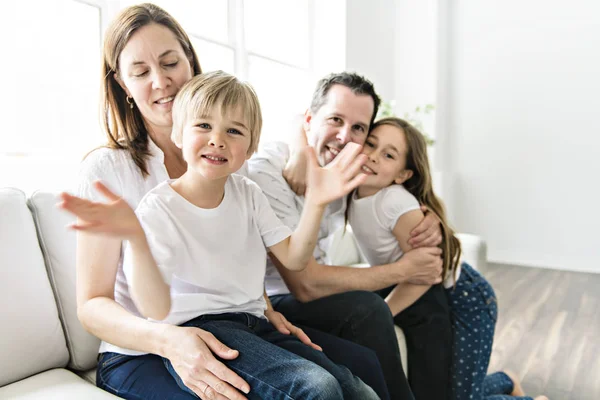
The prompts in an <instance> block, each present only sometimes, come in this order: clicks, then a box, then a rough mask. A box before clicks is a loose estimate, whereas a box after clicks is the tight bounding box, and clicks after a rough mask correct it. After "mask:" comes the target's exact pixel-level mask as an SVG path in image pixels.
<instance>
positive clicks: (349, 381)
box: [165, 313, 378, 400]
mask: <svg viewBox="0 0 600 400" xmlns="http://www.w3.org/2000/svg"><path fill="white" fill-rule="evenodd" d="M183 326H193V327H196V328H200V329H203V330H205V331H208V332H210V333H212V334H213V335H214V336H215V337H216V338H217V339H218V340H220V341H221V342H223V343H224V344H226V345H227V346H229V347H231V348H233V349H236V350H239V352H240V355H239V356H238V357H237V358H236V359H234V360H225V361H224V363H225V364H226V365H227V366H228V367H229V368H231V369H232V370H233V371H235V372H236V373H237V374H238V375H240V376H241V377H242V378H243V379H244V380H245V381H246V382H248V384H249V385H250V388H251V390H250V393H249V394H248V396H247V397H248V399H282V400H284V399H285V400H288V399H315V400H316V399H356V400H363V399H364V400H367V399H377V398H378V396H377V394H376V393H375V392H374V391H373V389H371V388H370V387H369V386H367V385H366V384H365V383H363V381H362V380H360V378H357V377H355V376H354V375H352V373H351V372H350V371H349V370H348V368H346V367H344V366H340V365H337V364H335V363H334V362H332V361H331V360H330V359H328V358H327V356H326V355H325V354H324V353H323V352H321V351H318V350H315V349H313V348H311V347H309V346H307V345H305V344H303V343H302V342H300V340H299V339H298V338H296V337H295V336H291V335H284V334H282V333H280V332H279V331H277V330H276V329H275V328H274V327H273V325H271V323H269V321H267V320H266V319H265V318H259V317H256V316H254V315H251V314H246V313H225V314H216V315H203V316H200V317H198V318H195V319H193V320H191V321H188V322H186V323H185V324H183ZM165 365H166V367H167V369H168V370H169V372H171V374H172V375H173V377H174V378H175V380H176V381H177V383H178V384H179V385H180V387H181V388H182V389H183V390H187V391H189V392H190V393H192V392H191V391H190V390H189V389H188V388H187V387H186V386H185V385H184V384H183V382H182V381H181V379H180V378H179V377H178V376H177V374H176V373H175V371H174V370H173V368H172V366H171V362H170V361H169V360H167V359H165Z"/></svg>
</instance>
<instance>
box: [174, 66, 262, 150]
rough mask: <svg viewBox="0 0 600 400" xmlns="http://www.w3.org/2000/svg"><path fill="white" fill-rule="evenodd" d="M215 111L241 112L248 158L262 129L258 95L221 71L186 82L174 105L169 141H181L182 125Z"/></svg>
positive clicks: (256, 146)
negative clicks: (247, 139) (248, 138)
mask: <svg viewBox="0 0 600 400" xmlns="http://www.w3.org/2000/svg"><path fill="white" fill-rule="evenodd" d="M215 108H220V109H221V113H223V114H225V113H228V112H231V111H235V110H236V109H238V108H239V109H241V110H242V112H243V115H244V119H245V121H244V122H245V124H246V126H247V127H248V129H249V130H250V147H249V148H248V155H251V154H252V153H254V152H255V151H256V150H257V149H258V142H259V140H260V131H261V129H262V113H261V110H260V103H259V102H258V96H257V95H256V92H255V91H254V89H253V88H252V86H251V85H250V84H249V83H247V82H242V81H241V80H239V79H238V78H236V77H235V76H233V75H230V74H228V73H226V72H223V71H214V72H207V73H204V74H202V75H196V76H194V77H193V78H192V79H191V80H189V81H188V82H187V83H186V84H185V85H183V87H182V88H181V90H179V93H177V96H176V97H175V101H174V103H173V132H172V133H171V140H173V141H174V142H176V143H177V142H181V137H182V136H183V129H184V128H185V124H186V123H188V122H189V121H190V120H192V119H195V118H201V117H203V116H206V115H207V114H208V113H210V112H211V111H212V110H214V109H215Z"/></svg>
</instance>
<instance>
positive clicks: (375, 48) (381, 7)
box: [345, 0, 396, 100]
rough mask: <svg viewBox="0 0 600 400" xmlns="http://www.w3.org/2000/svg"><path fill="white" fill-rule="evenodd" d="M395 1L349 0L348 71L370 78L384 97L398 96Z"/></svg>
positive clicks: (347, 30) (347, 3) (347, 16)
mask: <svg viewBox="0 0 600 400" xmlns="http://www.w3.org/2000/svg"><path fill="white" fill-rule="evenodd" d="M395 9H396V6H395V1H394V0H369V1H364V0H347V1H346V65H345V69H346V70H347V71H352V72H357V73H359V74H362V75H365V76H366V77H367V78H369V79H370V80H371V81H372V82H373V83H374V84H375V87H376V88H377V91H378V92H379V94H380V96H381V97H382V98H383V99H386V100H391V99H393V98H394V87H395V77H396V74H395V71H394V67H395V65H394V58H395V40H396V37H395V34H394V31H395V28H394V25H395V18H394V16H395V11H394V10H395Z"/></svg>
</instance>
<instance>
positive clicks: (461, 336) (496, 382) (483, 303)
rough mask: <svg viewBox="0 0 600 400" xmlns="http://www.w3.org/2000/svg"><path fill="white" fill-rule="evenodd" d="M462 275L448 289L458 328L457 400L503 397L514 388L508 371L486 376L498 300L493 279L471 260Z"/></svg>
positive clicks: (454, 393) (498, 399) (454, 369)
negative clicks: (454, 284)
mask: <svg viewBox="0 0 600 400" xmlns="http://www.w3.org/2000/svg"><path fill="white" fill-rule="evenodd" d="M461 269H462V270H461V274H460V278H459V279H458V281H457V282H456V286H455V287H454V288H450V289H448V290H447V293H448V299H449V301H450V309H451V315H452V328H453V331H454V349H453V350H454V358H453V359H454V362H453V365H452V399H453V400H467V399H468V400H483V399H485V400H503V399H523V400H527V399H528V400H530V399H531V397H514V396H507V395H508V394H509V393H510V392H512V390H513V383H512V381H511V379H510V378H509V377H508V376H507V375H506V374H504V373H502V372H500V373H495V374H491V375H488V376H486V374H487V369H488V366H489V363H490V356H491V354H492V343H493V340H494V330H495V328H496V321H497V319H498V302H497V300H496V294H495V293H494V289H493V288H492V286H491V285H490V284H489V282H488V281H487V280H486V279H485V278H484V277H483V276H481V274H479V272H477V271H476V270H474V269H473V268H472V267H471V266H470V265H469V264H467V263H463V264H462V265H461Z"/></svg>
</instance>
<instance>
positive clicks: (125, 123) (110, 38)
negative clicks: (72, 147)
mask: <svg viewBox="0 0 600 400" xmlns="http://www.w3.org/2000/svg"><path fill="white" fill-rule="evenodd" d="M153 23H154V24H159V25H163V26H165V27H167V28H168V29H169V30H170V31H171V32H173V34H174V35H175V37H176V38H177V40H178V41H179V44H181V47H182V48H183V51H184V52H185V54H186V55H187V58H188V60H189V61H190V63H191V65H192V69H193V73H194V75H198V74H201V73H202V69H201V67H200V62H199V61H198V56H197V55H196V52H195V51H194V48H193V47H192V43H191V41H190V38H189V37H188V35H187V34H186V33H185V31H184V30H183V28H182V27H181V26H180V25H179V23H178V22H177V21H176V20H175V19H174V18H173V17H172V16H171V15H170V14H169V13H167V12H166V11H165V10H163V9H162V8H160V7H158V6H155V5H154V4H150V3H144V4H138V5H135V6H131V7H128V8H126V9H125V10H123V11H122V12H121V13H120V14H119V15H118V16H117V17H116V18H115V19H114V20H113V22H112V23H111V24H110V26H109V27H108V29H107V31H106V35H105V38H104V48H103V54H102V55H103V56H102V68H101V71H102V88H101V91H100V93H101V94H100V117H101V120H102V125H103V128H104V131H105V132H106V136H107V139H108V144H107V146H108V147H109V148H113V149H124V150H126V151H127V152H129V154H130V155H131V158H132V159H133V161H134V162H135V164H136V165H137V167H138V168H139V169H140V171H141V172H142V174H143V176H144V177H146V176H147V175H148V169H147V167H146V160H147V159H148V157H149V155H150V154H149V150H148V130H147V128H146V125H145V124H144V118H143V117H142V114H141V113H140V110H139V109H138V108H137V107H133V108H131V107H130V106H129V104H127V100H126V98H127V94H126V93H125V91H124V90H123V88H122V87H121V86H120V85H119V83H118V82H117V80H116V78H115V75H116V74H118V73H119V56H120V55H121V52H122V51H123V49H124V48H125V45H126V44H127V42H128V41H129V39H130V38H131V36H132V35H133V34H134V33H135V32H136V31H137V30H138V29H140V28H141V27H143V26H146V25H149V24H153Z"/></svg>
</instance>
